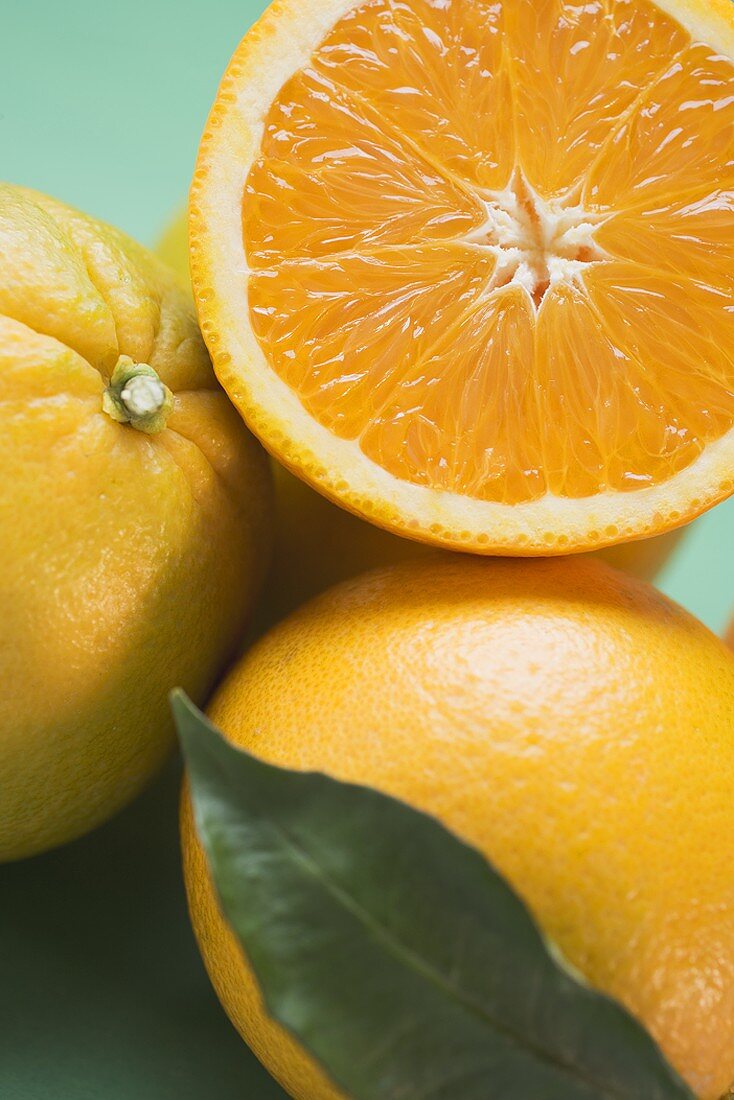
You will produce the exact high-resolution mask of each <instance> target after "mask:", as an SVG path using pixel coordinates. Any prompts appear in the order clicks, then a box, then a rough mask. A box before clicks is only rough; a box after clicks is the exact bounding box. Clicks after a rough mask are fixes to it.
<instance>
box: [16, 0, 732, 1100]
mask: <svg viewBox="0 0 734 1100" xmlns="http://www.w3.org/2000/svg"><path fill="white" fill-rule="evenodd" d="M305 2H307V0H304V3H305ZM0 9H1V14H2V18H1V19H0V28H1V29H0V177H3V178H5V179H8V180H11V181H14V182H18V183H23V184H26V185H28V186H32V187H37V188H40V189H42V190H45V191H49V192H51V193H52V194H54V195H56V196H57V197H59V198H62V199H65V200H66V201H68V202H70V203H73V204H75V205H77V206H79V207H81V208H82V209H84V210H87V211H89V212H90V213H93V214H96V215H98V216H99V217H102V218H105V219H107V220H109V221H111V222H115V223H116V224H118V225H119V226H121V227H122V228H124V229H126V230H127V231H128V232H130V233H132V234H133V235H135V236H137V237H139V238H140V239H141V240H143V241H145V242H148V243H152V242H154V241H155V239H156V236H157V235H158V233H159V232H160V230H161V228H162V227H163V225H164V223H165V222H166V220H167V219H168V217H169V216H170V214H171V212H172V211H174V210H175V209H176V208H177V206H178V205H179V204H180V203H182V202H183V200H184V198H185V194H186V190H187V186H188V180H189V178H190V175H191V171H192V166H193V161H194V155H195V150H196V145H197V141H198V137H199V134H200V132H201V128H202V126H203V123H204V120H205V117H206V113H207V110H208V107H209V105H210V103H211V101H212V98H213V95H214V92H215V89H216V85H217V81H218V79H219V76H220V75H221V72H222V70H223V68H224V66H225V64H226V62H227V59H228V57H229V55H230V54H231V52H232V50H233V49H234V47H235V46H236V44H237V42H238V41H239V38H240V37H241V35H242V34H243V33H244V31H245V30H246V29H247V26H248V25H249V24H250V23H251V22H252V20H253V19H254V18H255V17H256V15H257V14H258V13H259V10H260V5H259V4H258V3H253V2H247V0H244V2H243V0H240V2H237V3H235V2H233V0H208V2H207V3H204V2H201V3H198V4H196V3H192V2H191V0H178V2H177V3H174V2H173V0H168V2H163V0H118V2H117V3H114V4H112V3H100V2H99V0H63V2H59V0H43V2H40V0H36V2H33V0H24V2H23V0H0ZM733 548H734V502H729V503H728V504H725V505H722V506H721V507H720V508H718V509H717V510H716V511H715V512H713V513H711V514H709V515H708V516H706V517H705V518H704V519H703V520H701V521H699V523H698V524H697V525H696V526H695V527H694V529H693V530H692V532H691V533H690V535H689V536H688V537H687V540H686V543H685V545H684V547H683V549H682V550H681V551H680V552H679V553H678V555H677V557H676V558H675V560H674V562H673V564H672V565H671V566H670V567H669V568H668V570H667V572H666V574H665V575H664V577H663V578H662V587H664V589H665V590H666V591H667V592H668V593H669V594H670V595H672V596H674V597H675V598H676V599H678V600H680V601H681V602H682V603H683V604H685V605H686V606H687V607H689V608H690V609H691V610H692V611H694V612H695V613H696V614H698V615H699V616H700V617H701V618H702V619H703V620H704V621H705V622H706V623H707V624H708V625H709V626H711V627H712V628H713V629H715V630H720V629H721V628H722V627H723V625H724V622H725V620H726V619H727V618H728V616H729V613H730V612H731V611H733V610H734V575H733V574H732V568H731V561H732V549H733ZM176 778H177V776H176V773H175V769H174V768H171V769H169V772H168V774H167V775H166V776H164V778H163V780H162V781H160V782H159V783H158V784H157V786H156V787H154V788H153V789H152V790H151V791H150V792H149V793H148V794H147V795H146V796H145V798H144V799H143V800H142V801H141V802H139V803H138V805H137V806H135V807H133V808H132V809H131V810H130V811H128V812H127V814H125V815H123V816H122V817H121V818H119V819H118V820H117V821H116V822H113V823H112V824H111V825H110V826H108V827H107V828H106V829H104V830H101V831H100V832H99V833H98V834H96V835H95V836H93V837H90V838H88V839H86V840H84V841H81V842H79V843H78V844H75V845H72V846H70V847H69V848H67V849H66V850H65V851H63V852H60V853H53V854H51V855H49V856H44V857H41V858H40V859H37V860H32V861H30V862H27V863H25V864H21V865H18V866H14V867H7V868H4V869H0V1096H1V1097H3V1100H244V1098H247V1100H277V1098H278V1097H282V1096H283V1094H282V1093H281V1092H280V1090H279V1089H277V1088H276V1087H275V1086H274V1085H272V1084H271V1083H270V1082H269V1079H267V1078H266V1076H265V1075H264V1073H263V1072H262V1071H261V1070H259V1068H258V1067H257V1065H256V1063H255V1062H254V1060H253V1059H252V1058H251V1057H250V1056H249V1055H248V1054H247V1053H246V1051H245V1049H244V1048H243V1046H242V1044H241V1043H240V1042H239V1040H238V1039H237V1037H236V1036H235V1035H234V1032H233V1031H232V1029H231V1028H230V1026H229V1024H228V1023H227V1021H226V1020H225V1018H224V1016H223V1015H222V1014H221V1012H220V1010H219V1008H218V1006H217V1005H216V1003H215V1001H214V998H213V996H212V994H211V992H210V990H209V988H208V985H207V983H206V979H205V977H204V975H203V972H202V970H201V967H200V964H199V961H198V957H197V955H196V952H195V949H194V948H193V945H192V941H191V936H190V932H189V929H188V926H187V923H186V918H185V914H184V908H183V900H182V897H181V887H180V880H179V873H178V862H177V860H178V857H177V851H176V830H175V816H174V815H175V787H176Z"/></svg>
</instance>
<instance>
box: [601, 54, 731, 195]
mask: <svg viewBox="0 0 734 1100" xmlns="http://www.w3.org/2000/svg"><path fill="white" fill-rule="evenodd" d="M732 179H734V66H733V65H732V62H731V58H729V57H723V56H721V55H720V54H718V53H716V52H715V51H714V50H712V49H711V48H710V47H709V46H704V45H701V44H695V43H694V44H691V45H689V46H688V48H687V49H685V50H683V51H682V52H680V53H679V54H677V55H676V56H675V57H673V58H671V59H670V60H669V62H668V64H667V66H666V68H665V70H664V72H663V74H662V75H661V76H660V78H659V79H658V80H656V81H655V82H654V83H653V85H652V86H651V87H650V88H649V89H648V90H647V91H646V92H645V94H644V95H642V96H641V97H640V99H639V100H638V101H637V103H636V104H635V109H634V110H633V111H632V112H631V113H630V115H629V117H628V118H626V119H625V120H624V121H623V124H622V125H621V126H620V127H618V128H613V129H612V130H611V132H610V136H609V139H608V140H607V143H606V145H605V146H604V147H603V149H602V150H601V153H600V156H599V158H598V161H597V163H596V164H595V165H594V166H593V168H592V170H591V171H590V173H589V178H588V180H587V182H586V187H585V198H587V200H588V201H589V202H590V203H593V204H594V205H602V206H606V207H609V208H611V209H619V208H620V207H625V206H628V205H632V204H635V205H638V204H642V205H644V204H647V203H649V204H650V205H654V204H655V203H656V202H657V203H659V202H660V200H661V199H662V198H664V197H668V198H669V199H670V200H671V201H675V199H676V197H677V196H679V195H680V194H681V193H682V192H683V191H686V190H690V189H691V188H692V187H693V186H696V187H700V186H702V185H707V186H709V187H711V188H714V187H716V186H719V185H721V184H724V183H731V181H732Z"/></svg>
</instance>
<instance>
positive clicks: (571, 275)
mask: <svg viewBox="0 0 734 1100" xmlns="http://www.w3.org/2000/svg"><path fill="white" fill-rule="evenodd" d="M481 202H482V203H483V204H484V207H485V210H486V212H487V217H486V221H485V222H484V223H483V225H481V226H479V227H478V228H477V229H475V230H473V231H472V232H471V233H470V234H468V235H467V236H466V237H465V238H464V240H465V241H466V242H467V243H468V244H477V245H480V246H484V247H486V248H488V249H489V250H490V251H491V252H492V253H493V254H494V256H495V258H496V261H497V265H496V267H495V270H494V273H493V275H492V280H491V284H490V287H489V289H490V290H497V289H499V288H500V287H504V286H511V285H517V286H521V287H523V289H524V290H526V291H527V292H528V294H529V295H530V298H531V299H532V301H533V304H534V306H535V308H536V309H537V308H538V307H539V306H540V305H541V303H542V301H543V299H544V297H545V295H546V293H547V292H548V290H549V289H550V287H552V286H554V285H555V284H556V283H559V282H566V283H573V282H578V281H579V280H580V278H581V276H582V275H583V273H584V271H585V270H586V268H587V267H588V266H589V264H593V263H599V262H601V261H604V260H608V259H609V256H608V255H607V253H606V252H605V251H604V249H603V248H601V247H600V246H599V245H598V244H597V242H596V240H595V238H594V232H595V230H596V229H597V228H598V227H599V225H600V224H601V222H602V221H603V220H604V218H603V216H600V215H598V214H592V213H590V212H589V211H587V210H585V209H584V208H583V207H582V206H581V205H579V193H578V190H576V189H575V190H574V191H572V192H568V193H567V194H565V195H562V196H561V197H560V198H557V199H551V200H549V201H547V200H545V199H543V198H542V197H541V196H540V195H539V194H538V193H537V191H535V189H534V188H533V187H531V185H530V184H529V183H528V181H527V180H526V179H525V177H524V175H523V174H522V173H521V172H519V171H516V172H515V174H514V175H513V177H512V180H511V181H510V183H509V185H508V187H506V188H505V190H504V191H490V192H486V193H485V195H484V197H483V198H482V199H481Z"/></svg>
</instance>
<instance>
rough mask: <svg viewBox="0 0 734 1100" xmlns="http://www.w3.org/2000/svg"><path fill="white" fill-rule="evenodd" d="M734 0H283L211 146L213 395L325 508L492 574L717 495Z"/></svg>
mask: <svg viewBox="0 0 734 1100" xmlns="http://www.w3.org/2000/svg"><path fill="white" fill-rule="evenodd" d="M732 58H734V7H733V6H732V5H731V3H730V2H729V0H658V2H657V3H653V2H652V0H604V2H598V3H591V4H579V3H576V0H547V2H543V3H537V2H536V0H501V2H487V0H446V2H445V3H441V4H438V5H437V4H434V3H431V2H430V0H404V2H402V3H400V4H396V3H394V2H393V0H367V2H359V3H347V4H345V3H343V2H342V0H319V3H318V4H317V5H315V6H314V5H313V4H310V5H304V4H302V3H299V2H298V0H276V2H275V3H274V4H272V5H271V7H270V8H269V9H268V10H267V11H266V13H265V14H264V15H263V17H262V18H261V19H260V21H259V22H258V23H257V24H256V25H255V26H254V28H253V29H252V30H251V31H250V32H249V33H248V34H247V36H246V37H245V38H244V40H243V41H242V43H241V44H240V46H239V48H238V49H237V51H236V53H235V55H234V57H233V59H232V61H231V63H230V65H229V68H228V69H227V72H226V74H225V76H224V79H223V81H222V84H221V87H220V91H219V94H218V97H217V99H216V102H215V104H214V107H213V110H212V112H211V115H210V118H209V121H208V124H207V127H206V129H205V132H204V136H203V139H202V143H201V148H200V154H199V159H198V165H197V169H196V173H195V176H194V181H193V185H192V190H191V197H190V210H191V218H190V239H191V271H192V278H193V284H194V290H195V296H196V298H197V302H198V309H199V316H200V319H201V321H202V327H203V331H204V336H205V339H206V340H207V343H208V345H209V349H210V351H211V353H212V357H213V361H214V366H215V370H216V371H217V374H218V376H219V378H220V380H221V381H222V383H223V385H224V386H225V388H226V389H227V391H228V393H229V394H230V396H231V397H232V399H233V401H234V402H235V404H236V405H237V406H238V407H239V408H240V410H241V411H242V413H243V415H244V417H245V419H246V420H247V422H248V423H249V424H250V426H251V427H252V428H253V429H254V431H255V432H256V433H257V434H258V435H259V436H260V438H261V439H262V440H263V442H264V443H265V445H266V446H267V448H268V449H269V450H270V451H271V452H272V453H273V454H275V455H276V456H277V457H278V458H279V459H280V460H281V461H282V462H283V463H284V464H285V465H287V466H288V467H290V468H291V469H293V470H295V471H296V472H297V473H298V474H299V475H300V476H302V477H303V478H305V479H306V480H307V481H308V482H310V483H311V484H312V485H314V486H315V487H317V488H318V489H319V490H320V491H321V492H322V493H324V494H326V495H327V496H329V497H331V498H332V499H334V500H337V501H339V502H340V503H341V504H343V505H344V506H345V507H347V508H349V509H350V510H352V511H354V512H356V513H358V514H360V515H362V516H365V517H367V518H368V519H371V520H372V521H374V522H375V523H377V524H379V525H381V526H384V527H386V528H388V529H391V530H394V531H397V532H399V533H402V534H407V535H410V536H413V537H414V538H416V539H419V540H423V541H427V542H430V543H435V544H441V545H446V546H451V547H458V548H464V549H467V550H472V551H479V552H486V553H505V554H552V553H558V552H568V551H569V550H584V549H590V548H593V547H596V546H600V545H604V544H611V543H614V542H619V541H625V540H627V539H629V538H632V537H639V536H643V535H650V534H657V533H660V532H662V531H663V530H666V529H669V528H672V527H675V526H677V525H679V524H680V523H682V522H684V521H686V520H689V519H690V518H692V517H693V516H694V515H696V514H698V513H700V512H701V511H702V510H704V509H705V508H707V507H709V506H710V505H712V504H714V503H715V502H717V501H719V500H721V499H723V498H724V497H725V496H727V495H728V494H730V493H731V492H732V490H733V489H734V430H733V429H734V337H733V336H732V332H733V329H732V322H731V298H732V290H733V288H734V283H733V278H732V274H731V264H730V250H731V239H732V233H733V232H734V206H733V205H732V200H731V195H732V185H733V184H734V65H733V64H732Z"/></svg>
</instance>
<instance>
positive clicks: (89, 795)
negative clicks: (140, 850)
mask: <svg viewBox="0 0 734 1100" xmlns="http://www.w3.org/2000/svg"><path fill="white" fill-rule="evenodd" d="M0 416H1V417H2V425H1V428H0V468H2V472H3V476H2V484H0V562H2V569H1V570H0V606H1V607H2V620H1V621H0V679H2V683H3V685H4V687H3V691H2V693H1V694H0V859H3V860H7V859H13V858H17V857H20V856H25V855H29V854H31V853H34V852H38V851H41V850H43V849H46V848H49V847H51V846H53V845H57V844H60V843H62V842H64V841H66V840H69V839H71V838H72V837H75V836H78V835H79V834H81V833H83V832H86V831H87V830H88V829H91V828H92V827H93V826H95V825H97V824H98V823H100V822H101V821H103V820H104V819H105V818H107V817H109V816H110V815H111V814H112V813H113V812H114V811H115V810H117V809H118V808H119V807H121V806H122V805H124V804H125V803H126V802H127V801H128V800H129V799H130V798H132V797H133V795H135V794H136V793H137V791H138V790H139V789H140V788H141V787H142V786H143V784H144V783H145V782H146V780H147V779H148V778H149V777H150V775H151V774H152V773H153V772H154V771H155V769H156V768H157V767H158V765H159V764H160V762H161V761H162V759H163V757H164V756H165V754H166V753H167V751H168V749H169V747H170V745H171V741H172V732H173V731H172V723H171V720H170V716H169V710H168V701H167V693H168V691H169V689H170V688H172V687H173V686H174V685H176V684H180V683H183V684H186V685H188V687H189V690H191V691H192V692H193V693H194V695H195V696H196V697H198V698H199V699H203V698H204V697H205V695H206V693H207V692H208V691H209V690H210V688H211V686H212V684H213V682H214V679H215V677H216V675H217V674H218V672H220V671H221V669H222V666H223V664H224V662H225V661H226V660H227V659H228V658H229V657H230V656H231V654H232V652H233V650H234V648H235V646H236V643H237V641H238V639H239V637H240V635H241V632H242V630H243V627H244V625H245V622H246V620H247V618H248V615H249V613H250V610H251V607H252V604H253V602H254V600H255V597H256V595H257V591H258V588H259V585H260V581H261V577H262V575H263V573H264V570H265V566H266V563H267V559H268V554H269V543H270V536H271V532H270V526H271V516H270V509H271V499H270V498H271V486H270V475H269V470H268V463H267V459H266V456H265V454H264V452H263V451H262V449H261V448H260V446H259V444H257V443H256V441H255V440H254V439H253V437H252V436H251V435H250V434H249V433H248V432H247V431H246V430H245V428H244V426H243V424H242V422H241V420H240V419H239V417H238V416H237V415H236V413H235V412H234V410H233V409H232V407H231V405H230V403H229V401H228V400H227V398H226V396H225V395H224V394H223V393H222V391H221V390H220V388H219V386H218V385H217V383H216V380H215V378H214V375H213V373H212V369H211V365H210V362H209V358H208V355H207V353H206V350H205V347H204V344H203V342H202V339H201V336H200V334H199V330H198V327H197V325H196V321H195V317H194V313H193V307H192V305H191V303H190V300H189V297H188V295H187V293H186V292H185V291H184V290H183V289H182V288H180V287H179V286H178V284H177V281H176V279H175V278H174V277H173V276H172V275H171V273H170V272H169V271H168V270H167V269H166V268H165V267H164V266H163V265H162V264H161V263H160V261H159V260H158V259H157V258H156V257H154V256H153V255H152V254H150V253H149V252H147V251H146V250H145V249H143V248H141V247H140V246H139V245H137V244H135V243H134V242H133V241H131V240H130V239H129V238H127V237H126V236H124V235H123V234H122V233H120V232H119V231H118V230H116V229H113V228H111V227H110V226H107V225H104V224H102V223H100V222H98V221H95V220H94V219H92V218H89V217H86V216H85V215H83V214H80V213H78V212H77V211H75V210H72V209H70V208H69V207H67V206H64V205H62V204H61V203H59V202H56V201H54V200H53V199H50V198H48V197H46V196H44V195H41V194H37V193H34V192H31V191H27V190H24V189H21V188H18V187H13V186H9V185H0Z"/></svg>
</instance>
